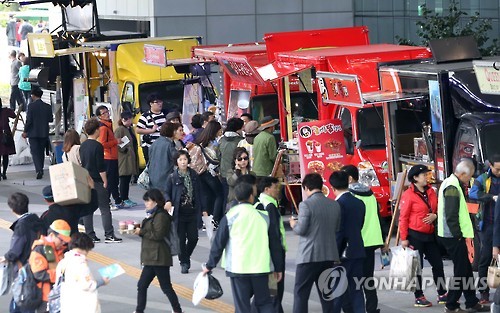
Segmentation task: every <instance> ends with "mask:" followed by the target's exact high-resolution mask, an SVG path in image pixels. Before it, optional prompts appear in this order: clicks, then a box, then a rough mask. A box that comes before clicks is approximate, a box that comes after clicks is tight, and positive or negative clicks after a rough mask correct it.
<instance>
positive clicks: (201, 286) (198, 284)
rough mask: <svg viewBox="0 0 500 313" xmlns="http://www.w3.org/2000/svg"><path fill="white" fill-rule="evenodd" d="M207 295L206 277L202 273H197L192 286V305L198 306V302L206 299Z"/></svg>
mask: <svg viewBox="0 0 500 313" xmlns="http://www.w3.org/2000/svg"><path fill="white" fill-rule="evenodd" d="M207 293H208V275H205V274H204V273H203V272H202V273H199V274H198V276H197V277H196V279H195V281H194V284H193V298H192V302H193V304H194V305H198V304H199V303H200V301H201V300H202V299H203V298H205V297H206V295H207Z"/></svg>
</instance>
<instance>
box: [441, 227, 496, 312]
mask: <svg viewBox="0 0 500 313" xmlns="http://www.w3.org/2000/svg"><path fill="white" fill-rule="evenodd" d="M438 241H439V242H440V243H441V244H442V245H443V246H444V247H446V251H447V252H448V255H449V256H450V258H451V260H452V261H453V277H452V279H451V281H450V284H453V285H452V286H454V287H457V288H450V290H448V298H447V301H446V307H447V308H448V309H449V310H455V309H457V308H458V307H460V304H459V302H458V301H459V300H460V297H461V296H462V293H463V294H464V297H465V307H466V308H471V307H473V306H475V305H476V304H477V303H478V302H479V299H478V298H477V297H476V291H475V290H474V287H472V288H470V289H465V286H464V282H463V280H465V279H473V277H474V276H473V274H472V266H471V264H470V262H469V255H468V251H467V245H466V244H465V239H464V238H461V239H457V238H443V237H438ZM490 252H491V251H490Z"/></svg>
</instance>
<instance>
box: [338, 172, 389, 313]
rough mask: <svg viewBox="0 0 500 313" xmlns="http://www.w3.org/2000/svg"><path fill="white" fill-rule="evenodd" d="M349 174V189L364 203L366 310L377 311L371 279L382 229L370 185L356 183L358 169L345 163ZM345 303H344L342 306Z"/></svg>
mask: <svg viewBox="0 0 500 313" xmlns="http://www.w3.org/2000/svg"><path fill="white" fill-rule="evenodd" d="M340 170H341V171H344V172H346V173H347V175H349V191H350V192H351V193H352V194H353V195H354V196H355V197H356V198H358V199H359V200H361V201H363V203H364V204H365V209H366V211H365V222H364V223H363V228H362V229H361V236H362V237H363V244H364V246H365V259H364V261H363V278H364V279H365V283H364V284H363V287H365V288H364V292H365V302H366V312H367V313H378V312H380V309H378V297H377V289H376V288H375V286H374V285H375V282H374V280H373V279H372V278H373V275H374V271H375V250H377V249H378V248H380V247H383V245H384V242H383V239H382V229H381V227H380V220H379V216H378V212H379V211H378V204H377V199H375V196H374V195H373V191H372V190H371V189H370V187H368V186H366V185H363V184H361V183H358V180H359V171H358V168H357V167H356V166H354V165H345V166H343V167H342V168H341V169H340ZM346 305H347V304H346V303H344V307H345V306H346Z"/></svg>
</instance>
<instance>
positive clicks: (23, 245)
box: [5, 213, 46, 265]
mask: <svg viewBox="0 0 500 313" xmlns="http://www.w3.org/2000/svg"><path fill="white" fill-rule="evenodd" d="M10 229H11V230H12V231H13V232H14V233H13V234H12V239H11V240H10V249H9V251H7V253H5V259H6V260H7V261H9V262H12V263H14V262H18V261H19V262H21V264H23V265H24V264H26V262H27V261H28V258H29V256H30V254H31V246H32V245H33V241H35V240H36V239H38V238H40V235H41V234H44V233H45V231H46V230H45V229H44V226H43V223H42V221H41V220H40V218H39V217H38V215H36V214H34V213H27V214H26V215H23V216H21V217H20V218H19V219H17V221H15V222H14V223H13V224H12V225H11V226H10Z"/></svg>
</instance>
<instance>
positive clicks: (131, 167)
mask: <svg viewBox="0 0 500 313" xmlns="http://www.w3.org/2000/svg"><path fill="white" fill-rule="evenodd" d="M132 133H133V134H134V136H135V131H134V130H133V128H132ZM115 137H116V138H123V137H128V139H129V140H130V142H129V143H128V144H126V145H125V146H124V147H123V148H120V146H118V172H119V175H120V176H128V175H137V174H139V160H138V158H137V151H135V149H134V146H133V144H132V136H131V135H130V132H129V131H128V129H127V128H126V127H125V126H118V128H117V129H116V130H115Z"/></svg>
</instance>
